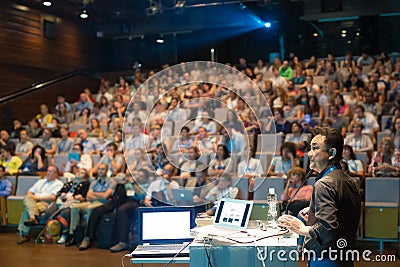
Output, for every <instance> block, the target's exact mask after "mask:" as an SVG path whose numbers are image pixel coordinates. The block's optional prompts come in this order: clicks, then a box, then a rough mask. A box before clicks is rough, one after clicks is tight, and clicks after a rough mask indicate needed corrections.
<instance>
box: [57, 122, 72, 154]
mask: <svg viewBox="0 0 400 267" xmlns="http://www.w3.org/2000/svg"><path fill="white" fill-rule="evenodd" d="M60 134H61V140H60V141H59V142H58V143H57V152H56V154H66V153H70V152H71V151H72V148H73V146H74V140H73V139H72V138H70V137H69V131H68V127H66V126H62V127H61V128H60Z"/></svg>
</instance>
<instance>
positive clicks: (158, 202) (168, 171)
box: [143, 164, 179, 207]
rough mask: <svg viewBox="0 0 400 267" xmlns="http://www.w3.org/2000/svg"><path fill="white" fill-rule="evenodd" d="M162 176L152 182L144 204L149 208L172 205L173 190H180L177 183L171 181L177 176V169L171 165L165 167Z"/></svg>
mask: <svg viewBox="0 0 400 267" xmlns="http://www.w3.org/2000/svg"><path fill="white" fill-rule="evenodd" d="M161 175H162V176H161V177H160V178H159V179H157V180H155V181H153V182H151V183H150V185H149V187H148V189H147V194H146V197H145V198H144V201H143V204H144V205H145V206H147V207H153V206H165V205H172V204H173V202H174V197H173V195H172V190H171V188H179V184H178V183H177V182H176V181H173V180H171V178H172V176H174V175H175V167H174V166H172V165H171V164H167V165H165V166H164V168H163V171H162V174H161Z"/></svg>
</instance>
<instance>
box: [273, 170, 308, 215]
mask: <svg viewBox="0 0 400 267" xmlns="http://www.w3.org/2000/svg"><path fill="white" fill-rule="evenodd" d="M305 183H306V171H305V170H304V169H303V168H300V167H294V168H293V169H291V170H290V171H289V173H288V181H287V183H286V186H285V188H284V190H283V192H282V194H281V200H282V201H284V206H286V208H287V211H288V212H289V213H288V214H290V215H293V216H297V215H298V213H299V212H300V211H301V210H302V209H303V208H306V207H308V206H309V205H310V201H311V196H312V193H313V190H314V187H313V186H312V185H306V184H305Z"/></svg>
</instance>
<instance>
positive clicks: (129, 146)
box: [125, 124, 149, 154]
mask: <svg viewBox="0 0 400 267" xmlns="http://www.w3.org/2000/svg"><path fill="white" fill-rule="evenodd" d="M142 128H143V124H135V125H133V126H132V136H131V137H129V138H127V139H126V141H125V149H126V152H127V154H131V153H133V152H134V151H135V150H136V149H138V148H142V149H143V148H145V146H146V144H147V142H148V141H149V136H148V135H147V134H144V133H142Z"/></svg>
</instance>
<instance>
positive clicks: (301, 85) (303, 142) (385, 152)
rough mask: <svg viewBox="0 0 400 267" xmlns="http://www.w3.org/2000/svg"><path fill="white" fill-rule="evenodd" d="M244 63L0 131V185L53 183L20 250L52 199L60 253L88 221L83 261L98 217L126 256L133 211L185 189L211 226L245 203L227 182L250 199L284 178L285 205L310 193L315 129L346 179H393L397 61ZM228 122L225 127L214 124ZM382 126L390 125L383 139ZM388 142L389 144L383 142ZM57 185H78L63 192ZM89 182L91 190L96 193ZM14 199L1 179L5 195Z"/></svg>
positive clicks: (30, 205)
mask: <svg viewBox="0 0 400 267" xmlns="http://www.w3.org/2000/svg"><path fill="white" fill-rule="evenodd" d="M239 62H240V64H237V65H230V64H227V65H219V64H214V63H211V62H206V63H205V62H190V63H181V64H179V65H177V66H175V67H173V68H170V69H165V70H163V71H161V72H159V73H157V74H156V73H155V72H154V71H149V72H148V73H147V74H144V73H141V72H140V71H136V72H135V75H134V76H133V77H131V79H126V78H124V77H120V78H119V81H118V82H117V83H116V84H115V85H111V84H110V82H109V81H108V80H106V79H104V78H103V79H101V81H100V84H99V89H98V92H97V93H96V94H95V95H93V94H92V93H91V90H90V89H88V88H86V89H84V90H83V92H82V93H80V95H79V98H78V99H77V100H76V101H74V102H73V103H69V102H68V101H67V100H66V99H65V97H63V96H58V97H57V100H56V103H55V105H54V108H52V109H51V112H50V108H49V107H48V105H46V104H42V105H41V106H40V112H39V113H38V114H37V115H35V116H33V118H32V120H30V121H29V122H27V124H26V125H23V123H22V122H21V121H19V120H18V119H15V120H14V124H13V127H12V129H3V130H1V135H0V137H1V138H0V145H1V148H0V152H1V159H0V165H1V166H3V167H0V174H3V175H0V176H2V177H4V175H15V174H17V173H19V174H23V175H37V174H38V173H39V172H47V174H46V179H42V180H40V181H39V182H40V183H39V182H38V183H37V184H35V185H34V186H33V187H32V188H31V189H30V190H29V191H28V194H27V196H26V197H25V200H24V206H25V211H24V214H23V216H22V217H21V222H20V224H19V227H18V230H19V231H20V239H19V241H18V243H19V244H22V243H25V242H27V241H29V227H30V226H32V225H35V224H38V223H39V221H38V218H37V216H38V215H40V214H41V213H42V212H43V211H44V210H45V209H46V207H47V205H48V204H49V203H50V202H52V201H56V199H57V198H58V199H61V200H62V201H61V202H60V204H59V207H62V211H61V212H60V214H59V217H60V218H61V220H62V221H63V222H64V223H63V225H64V226H65V227H64V230H63V234H62V236H61V238H60V240H59V241H58V243H60V244H62V243H65V244H66V245H67V246H69V245H71V244H74V240H73V232H74V230H75V229H76V226H77V225H78V224H79V223H80V222H81V216H82V215H83V214H86V215H87V216H86V225H87V229H86V232H85V237H84V239H83V241H82V242H81V243H80V244H78V245H79V249H80V250H84V249H87V248H88V247H89V246H90V244H91V243H92V241H93V239H95V233H96V227H97V225H98V223H99V220H100V218H101V216H103V215H104V214H105V213H106V212H110V211H113V210H115V209H116V210H117V220H116V221H117V225H118V227H117V228H118V234H117V236H118V243H117V244H116V245H115V246H113V247H111V248H110V249H111V251H122V250H125V249H127V248H128V244H127V242H128V241H127V240H126V238H127V236H128V233H127V232H128V230H129V227H128V225H127V223H128V221H129V220H131V219H132V218H128V217H129V214H131V213H132V211H133V210H136V209H137V207H138V206H140V205H144V206H156V205H175V204H179V203H176V201H175V200H174V198H173V194H172V192H171V191H172V189H174V188H178V187H180V186H181V187H182V186H183V187H186V188H189V189H191V190H192V191H193V203H194V204H195V205H196V206H200V207H202V208H201V209H199V211H205V212H207V213H208V214H212V213H213V207H215V206H213V205H215V204H217V201H218V199H219V198H221V197H232V198H235V197H236V196H237V195H238V189H237V188H235V187H234V185H232V178H234V177H239V176H240V177H248V178H249V181H250V184H249V188H251V185H252V182H254V179H257V178H258V177H262V176H267V175H268V176H279V177H284V178H287V186H286V187H285V190H284V193H283V194H282V200H283V201H285V200H287V199H290V197H291V195H292V194H293V192H294V189H295V188H298V187H302V186H304V184H303V183H302V182H301V179H302V177H304V173H303V172H302V171H301V169H299V167H303V164H304V163H303V159H304V155H305V153H306V152H307V149H308V147H309V144H310V141H311V139H312V137H313V129H314V127H315V126H319V125H321V126H328V127H333V128H337V129H339V130H340V132H341V134H342V136H343V138H344V144H345V145H346V146H345V148H344V150H343V161H342V167H343V168H344V169H345V170H346V171H347V172H348V173H349V174H350V175H352V176H359V177H361V179H364V178H365V176H396V177H397V176H398V172H399V169H400V151H399V150H400V111H399V110H400V106H399V103H400V94H399V89H400V79H399V73H400V60H397V61H396V62H393V61H392V60H391V59H390V58H389V57H388V56H387V55H386V54H385V53H381V54H380V55H378V56H376V57H372V56H370V55H368V54H367V53H365V52H363V53H362V55H361V56H359V57H358V59H357V60H355V59H353V57H352V55H351V54H350V53H349V54H346V56H345V58H344V60H343V61H339V62H338V61H337V60H336V59H335V58H334V56H333V55H332V54H329V55H327V58H326V59H320V60H319V61H318V62H317V60H316V58H315V57H311V58H310V59H309V60H304V61H299V59H298V58H297V57H294V58H293V59H292V60H284V61H283V62H282V61H281V60H280V59H279V58H275V60H274V62H271V64H270V65H269V66H266V65H265V64H264V62H263V61H262V60H259V61H258V63H257V65H256V66H254V67H252V66H250V65H248V64H247V63H246V60H245V59H243V58H241V59H240V61H239ZM316 80H318V81H319V82H318V83H317V82H315V81H316ZM128 81H129V82H128ZM221 110H225V113H224V116H225V118H224V119H222V120H221V119H216V118H217V116H220V113H218V112H220V111H221ZM217 113H218V114H217ZM385 115H391V117H390V118H389V119H388V120H387V121H386V124H385V126H384V127H381V120H382V117H383V116H385ZM72 127H74V129H77V130H76V132H70V129H71V128H72ZM382 132H386V133H387V135H388V138H383V139H382V141H381V140H379V136H380V135H379V133H382ZM271 133H273V134H277V135H278V136H279V137H280V138H281V139H282V145H281V147H279V148H278V150H279V151H277V153H276V157H274V159H273V161H272V162H271V168H270V169H269V170H265V169H264V168H265V166H268V164H264V162H262V161H261V160H260V158H259V157H258V155H259V154H261V153H263V151H262V149H260V148H259V147H260V146H259V144H258V143H257V136H258V135H260V134H271ZM249 137H251V138H249ZM357 153H367V160H366V161H365V162H360V161H358V160H357V159H356V156H355V155H356V154H357ZM61 154H64V155H68V160H67V161H66V162H63V164H62V165H61V166H58V167H60V168H58V167H56V166H55V162H54V158H55V156H57V155H61ZM58 175H63V176H64V177H69V178H71V177H72V178H73V179H76V180H74V181H73V182H68V183H66V184H64V185H63V184H62V183H61V182H59V180H58V179H57V177H58ZM91 177H96V179H95V180H93V181H92V182H91V183H90V182H89V180H90V179H89V178H91ZM121 181H122V183H124V185H125V186H124V190H123V194H125V195H126V197H127V199H125V202H124V203H123V204H122V205H119V206H118V205H117V206H116V204H115V203H114V202H112V199H113V198H114V195H115V194H114V191H116V187H117V183H118V182H121ZM41 183H43V184H44V186H41ZM310 190H311V191H312V189H310V188H309V187H304V189H302V190H301V191H300V194H299V200H301V204H304V202H307V203H308V202H309V201H310V192H311V191H310ZM10 191H11V190H10V184H9V183H7V182H6V179H4V178H1V180H0V194H1V195H4V196H7V194H10V193H11V192H10ZM208 203H211V204H208ZM305 205H306V204H305ZM293 206H294V205H293ZM296 211H298V210H296ZM296 211H293V212H296Z"/></svg>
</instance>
